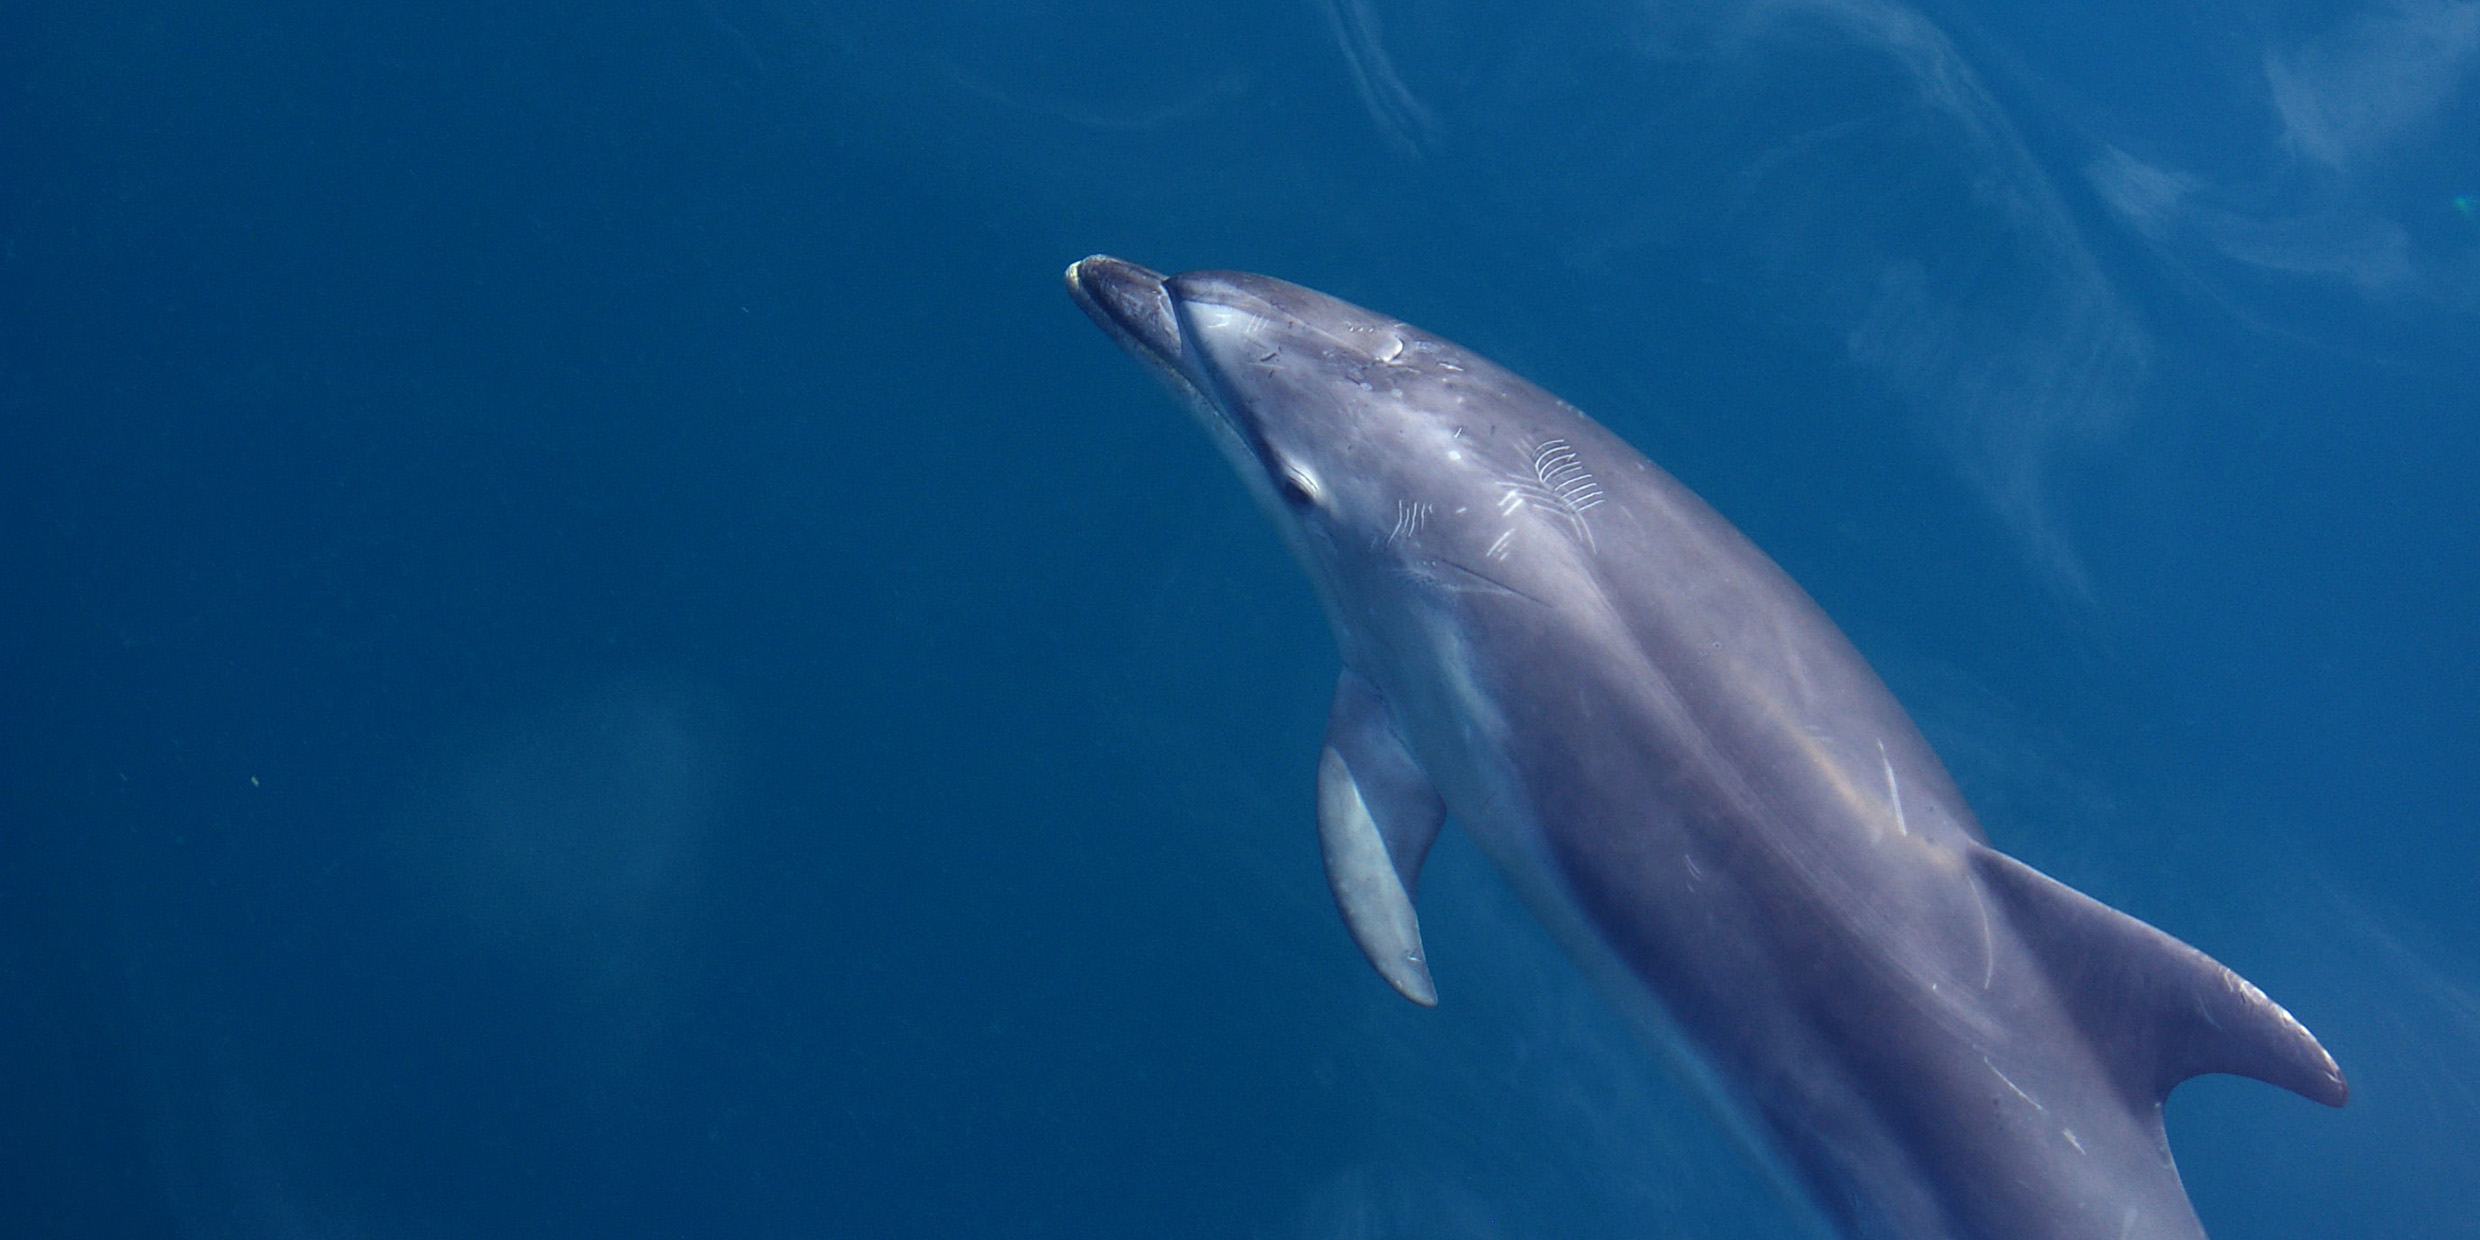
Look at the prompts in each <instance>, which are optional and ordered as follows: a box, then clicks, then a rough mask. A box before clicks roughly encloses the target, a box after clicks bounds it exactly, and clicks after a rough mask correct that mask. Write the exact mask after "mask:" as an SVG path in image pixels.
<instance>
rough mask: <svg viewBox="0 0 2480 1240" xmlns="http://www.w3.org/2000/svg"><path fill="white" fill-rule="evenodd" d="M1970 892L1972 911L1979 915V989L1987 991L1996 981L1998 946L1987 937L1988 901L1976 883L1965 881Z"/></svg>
mask: <svg viewBox="0 0 2480 1240" xmlns="http://www.w3.org/2000/svg"><path fill="white" fill-rule="evenodd" d="M1964 886H1966V887H1968V888H1970V889H1971V891H1972V909H1973V911H1974V912H1977V913H1979V914H1980V915H1981V989H1983V990H1987V989H1989V987H1990V984H1991V983H1993V982H1995V981H1997V980H1998V944H1997V941H1996V940H1995V939H1992V938H1991V937H1990V935H1989V901H1988V900H1987V899H1986V898H1984V897H1983V896H1982V895H1981V885H1980V884H1979V883H1978V882H1973V881H1966V882H1965V883H1964Z"/></svg>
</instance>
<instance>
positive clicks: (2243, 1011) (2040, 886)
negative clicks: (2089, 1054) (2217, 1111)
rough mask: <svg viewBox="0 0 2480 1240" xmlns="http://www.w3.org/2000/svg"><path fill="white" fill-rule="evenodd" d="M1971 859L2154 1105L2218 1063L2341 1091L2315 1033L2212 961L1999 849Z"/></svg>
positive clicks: (2089, 1033) (2273, 1080)
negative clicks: (2174, 1089) (2179, 1084)
mask: <svg viewBox="0 0 2480 1240" xmlns="http://www.w3.org/2000/svg"><path fill="white" fill-rule="evenodd" d="M1972 860H1973V868H1974V870H1976V871H1977V872H1978V874H1979V876H1980V879H1981V881H1982V883H1983V885H1984V886H1985V887H1986V888H1987V889H1988V890H1989V891H1991V892H1993V893H1994V894H1996V895H1997V896H1998V898H1999V902H2000V903H2001V904H2002V905H2003V906H2004V907H2005V909H2006V912H2007V916H2008V918H2009V920H2011V921H2012V922H2013V923H2014V926H2015V930H2016V932H2017V933H2018V934H2019V935H2021V936H2022V937H2023V940H2024V942H2025V943H2027V944H2028V945H2030V946H2031V947H2032V948H2033V950H2034V951H2035V953H2036V954H2037V955H2038V956H2039V957H2040V959H2041V962H2042V964H2043V966H2044V968H2045V969H2046V970H2047V971H2048V974H2049V978H2050V982H2051V984H2052V985H2053V986H2054V987H2055V988H2056V990H2057V992H2058V994H2059V996H2060V999H2061V1001H2062V1002H2063V1003H2064V1004H2065V1005H2066V1007H2067V1009H2068V1011H2069V1012H2070V1014H2071V1015H2072V1016H2073V1017H2074V1019H2075V1021H2076V1023H2077V1025H2079V1026H2080V1027H2081V1028H2082V1029H2083V1031H2084V1035H2085V1037H2087V1038H2088V1039H2090V1040H2091V1042H2092V1044H2093V1047H2094V1049H2095V1051H2096V1052H2097V1053H2098V1054H2099V1055H2100V1057H2101V1059H2102V1062H2104V1063H2106V1064H2107V1065H2109V1067H2110V1069H2111V1071H2112V1072H2113V1073H2115V1074H2116V1075H2117V1077H2118V1078H2119V1082H2120V1084H2121V1086H2122V1087H2123V1088H2125V1089H2126V1090H2127V1092H2128V1093H2129V1095H2130V1096H2132V1097H2134V1098H2135V1099H2137V1100H2138V1101H2141V1102H2146V1103H2159V1102H2160V1101H2161V1100H2162V1099H2163V1098H2166V1097H2168V1096H2169V1094H2170V1090H2171V1088H2172V1087H2173V1086H2176V1085H2177V1084H2178V1083H2179V1082H2181V1081H2184V1080H2186V1079H2187V1078H2189V1077H2191V1076H2201V1075H2203V1074H2204V1073H2207V1072H2228V1073H2232V1074H2235V1075H2238V1076H2248V1077H2254V1078H2256V1079H2257V1080H2260V1081H2263V1082H2265V1083H2267V1084H2269V1085H2279V1086H2281V1087H2282V1088H2284V1089H2287V1090H2290V1091H2291V1092H2292V1093H2295V1094H2298V1095H2300V1096H2301V1097H2303V1098H2309V1099H2313V1100H2315V1101H2317V1102H2322V1103H2324V1104H2325V1105H2327V1106H2337V1107H2338V1106H2341V1105H2342V1104H2343V1103H2344V1102H2345V1101H2347V1100H2348V1099H2349V1098H2350V1096H2351V1089H2350V1086H2349V1085H2348V1084H2346V1083H2345V1082H2344V1081H2343V1079H2342V1069H2341V1068H2340V1067H2339V1066H2337V1065H2336V1064H2335V1063H2334V1060H2333V1056H2331V1055H2328V1054H2326V1053H2325V1048H2324V1047H2323V1046H2320V1045H2318V1044H2317V1040H2316V1037H2315V1035H2313V1034H2311V1033H2309V1032H2308V1031H2307V1029H2306V1028H2305V1027H2303V1026H2301V1025H2300V1023H2299V1022H2298V1021H2296V1020H2294V1019H2292V1018H2291V1014H2290V1013H2289V1012H2286V1011H2283V1010H2282V1007H2281V1005H2280V1004H2277V1003H2275V1002H2274V1001H2273V1000H2271V999H2268V998H2266V997H2265V992H2263V991H2261V990H2258V989H2257V988H2256V987H2254V986H2252V985H2250V984H2249V983H2248V981H2247V979H2245V978H2242V977H2240V976H2239V975H2238V974H2236V973H2233V972H2231V971H2230V970H2229V969H2227V968H2225V967H2223V966H2222V964H2221V963H2220V962H2219V961H2216V960H2214V959H2213V958H2212V957H2210V956H2207V955H2205V954H2204V953H2203V952H2200V951H2197V950H2196V949H2195V948H2193V947H2190V946H2188V945H2187V944H2185V943H2182V942H2180V941H2179V940H2177V939H2175V938H2172V937H2170V936H2169V935H2167V934H2164V933H2162V932H2161V931H2159V930H2156V929H2154V928H2153V927H2151V926H2149V925H2146V924H2145V923H2143V922H2141V921H2138V920H2136V919H2135V918H2133V917H2130V916H2128V915H2127V914H2125V913H2122V912H2119V911H2118V910H2117V909H2114V908H2111V907H2110V906H2108V905H2106V904H2103V903H2101V902H2100V901H2098V900H2095V899H2093V898H2092V897H2090V896H2087V895H2085V894H2083V893H2082V892H2079V891H2077V890H2075V889H2074V888H2072V887H2069V886H2067V885H2065V884H2064V883H2061V882H2058V881H2057V880H2056V879H2053V878H2050V877H2049V876H2048V875H2045V874H2043V873H2041V872H2040V871H2038V870H2035V869H2033V868H2032V867H2030V866H2028V865H2025V864H2024V863H2022V862H2020V861H2017V860H2015V859H2014V858H2012V857H2008V856H2006V855H2004V854H2003V853H1999V852H1996V851H1994V850H1991V849H1987V848H1977V847H1976V848H1975V849H1974V850H1973V858H1972Z"/></svg>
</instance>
